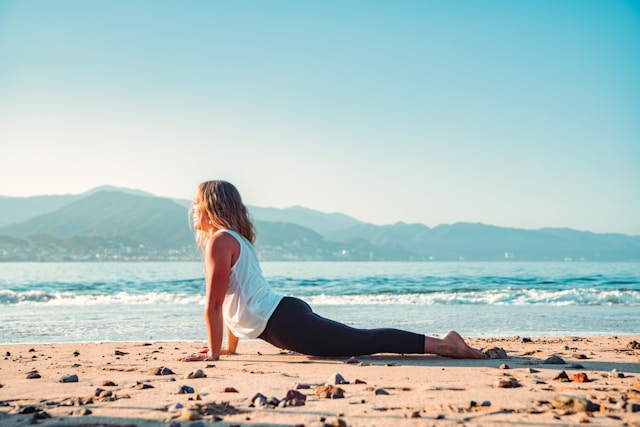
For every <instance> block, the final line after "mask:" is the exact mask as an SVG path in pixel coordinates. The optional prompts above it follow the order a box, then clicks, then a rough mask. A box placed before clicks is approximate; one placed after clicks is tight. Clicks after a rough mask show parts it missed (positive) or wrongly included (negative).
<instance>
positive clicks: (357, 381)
mask: <svg viewBox="0 0 640 427" xmlns="http://www.w3.org/2000/svg"><path fill="white" fill-rule="evenodd" d="M353 383H354V384H366V383H367V382H366V381H363V380H359V379H357V378H356V380H355V381H354V382H353Z"/></svg>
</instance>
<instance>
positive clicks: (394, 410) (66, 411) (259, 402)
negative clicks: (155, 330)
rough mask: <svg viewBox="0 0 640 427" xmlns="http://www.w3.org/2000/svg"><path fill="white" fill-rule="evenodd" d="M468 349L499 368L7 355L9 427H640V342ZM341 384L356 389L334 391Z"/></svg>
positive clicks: (251, 357)
mask: <svg viewBox="0 0 640 427" xmlns="http://www.w3.org/2000/svg"><path fill="white" fill-rule="evenodd" d="M468 342H469V343H470V344H471V345H472V346H474V347H476V348H481V349H484V350H485V351H487V353H488V354H491V355H492V357H494V358H491V359H485V360H456V359H449V358H444V357H437V356H431V355H424V356H421V355H406V356H402V355H387V354H382V355H374V356H362V357H357V358H352V359H351V360H350V359H348V358H316V357H308V356H303V355H299V354H294V353H290V352H282V351H280V350H279V349H277V348H275V347H272V346H271V345H269V344H266V343H263V342H260V341H241V342H240V345H239V348H238V351H239V352H240V353H239V354H235V355H230V356H222V359H221V360H219V361H215V362H178V361H177V360H176V359H177V358H179V357H181V356H185V355H188V354H191V353H194V352H197V351H198V350H200V349H201V348H202V343H186V342H145V343H72V344H33V345H23V344H20V345H0V356H1V357H0V425H2V426H5V425H7V426H27V425H32V424H34V423H35V424H38V425H42V426H80V425H90V426H96V427H97V426H140V427H144V426H170V425H171V426H178V425H180V426H192V427H198V426H200V427H203V426H209V425H216V426H258V425H260V426H279V425H289V426H294V425H304V426H323V425H336V426H339V425H346V426H394V427H398V426H409V425H410V426H416V425H428V426H461V425H465V426H505V425H512V426H520V425H526V426H556V425H557V426H566V425H577V424H588V425H594V426H640V336H620V337H615V336H610V337H562V338H544V337H513V338H496V339H491V338H482V339H473V338H472V339H469V340H468ZM501 350H503V351H504V352H502V351H501ZM505 354H506V357H505ZM553 356H556V358H552V357H553ZM545 362H558V363H559V362H564V363H562V364H558V363H545ZM198 370H200V371H201V372H198ZM563 372H564V375H563ZM189 373H192V375H191V376H193V374H194V373H195V375H196V376H198V375H199V374H204V375H205V376H204V377H202V378H185V377H186V376H189ZM337 374H340V376H342V377H343V378H344V380H345V381H347V382H348V383H345V384H334V386H333V388H330V387H327V386H326V384H327V383H329V382H335V380H336V377H337ZM74 376H75V377H76V378H74ZM63 377H64V378H65V380H70V381H71V382H61V381H62V379H63ZM74 380H76V381H74ZM256 396H257V397H256ZM327 396H332V397H327ZM254 397H256V398H255V399H254ZM287 397H289V399H288V400H286V398H287ZM283 402H284V403H283Z"/></svg>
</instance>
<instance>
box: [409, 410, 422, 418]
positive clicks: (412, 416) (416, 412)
mask: <svg viewBox="0 0 640 427" xmlns="http://www.w3.org/2000/svg"><path fill="white" fill-rule="evenodd" d="M407 418H420V411H413V412H411V413H410V414H408V415H407Z"/></svg>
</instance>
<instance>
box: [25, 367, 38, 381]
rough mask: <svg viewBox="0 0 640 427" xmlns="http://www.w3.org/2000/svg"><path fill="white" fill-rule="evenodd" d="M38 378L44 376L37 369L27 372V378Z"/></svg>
mask: <svg viewBox="0 0 640 427" xmlns="http://www.w3.org/2000/svg"><path fill="white" fill-rule="evenodd" d="M36 378H42V376H41V375H40V374H39V373H38V371H37V370H35V369H34V370H33V371H29V372H27V379H28V380H33V379H36Z"/></svg>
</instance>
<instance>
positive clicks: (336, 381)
mask: <svg viewBox="0 0 640 427" xmlns="http://www.w3.org/2000/svg"><path fill="white" fill-rule="evenodd" d="M326 384H327V385H340V384H349V381H347V380H345V379H344V377H343V376H342V375H341V374H338V373H335V374H332V375H331V376H329V379H328V380H327V382H326Z"/></svg>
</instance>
